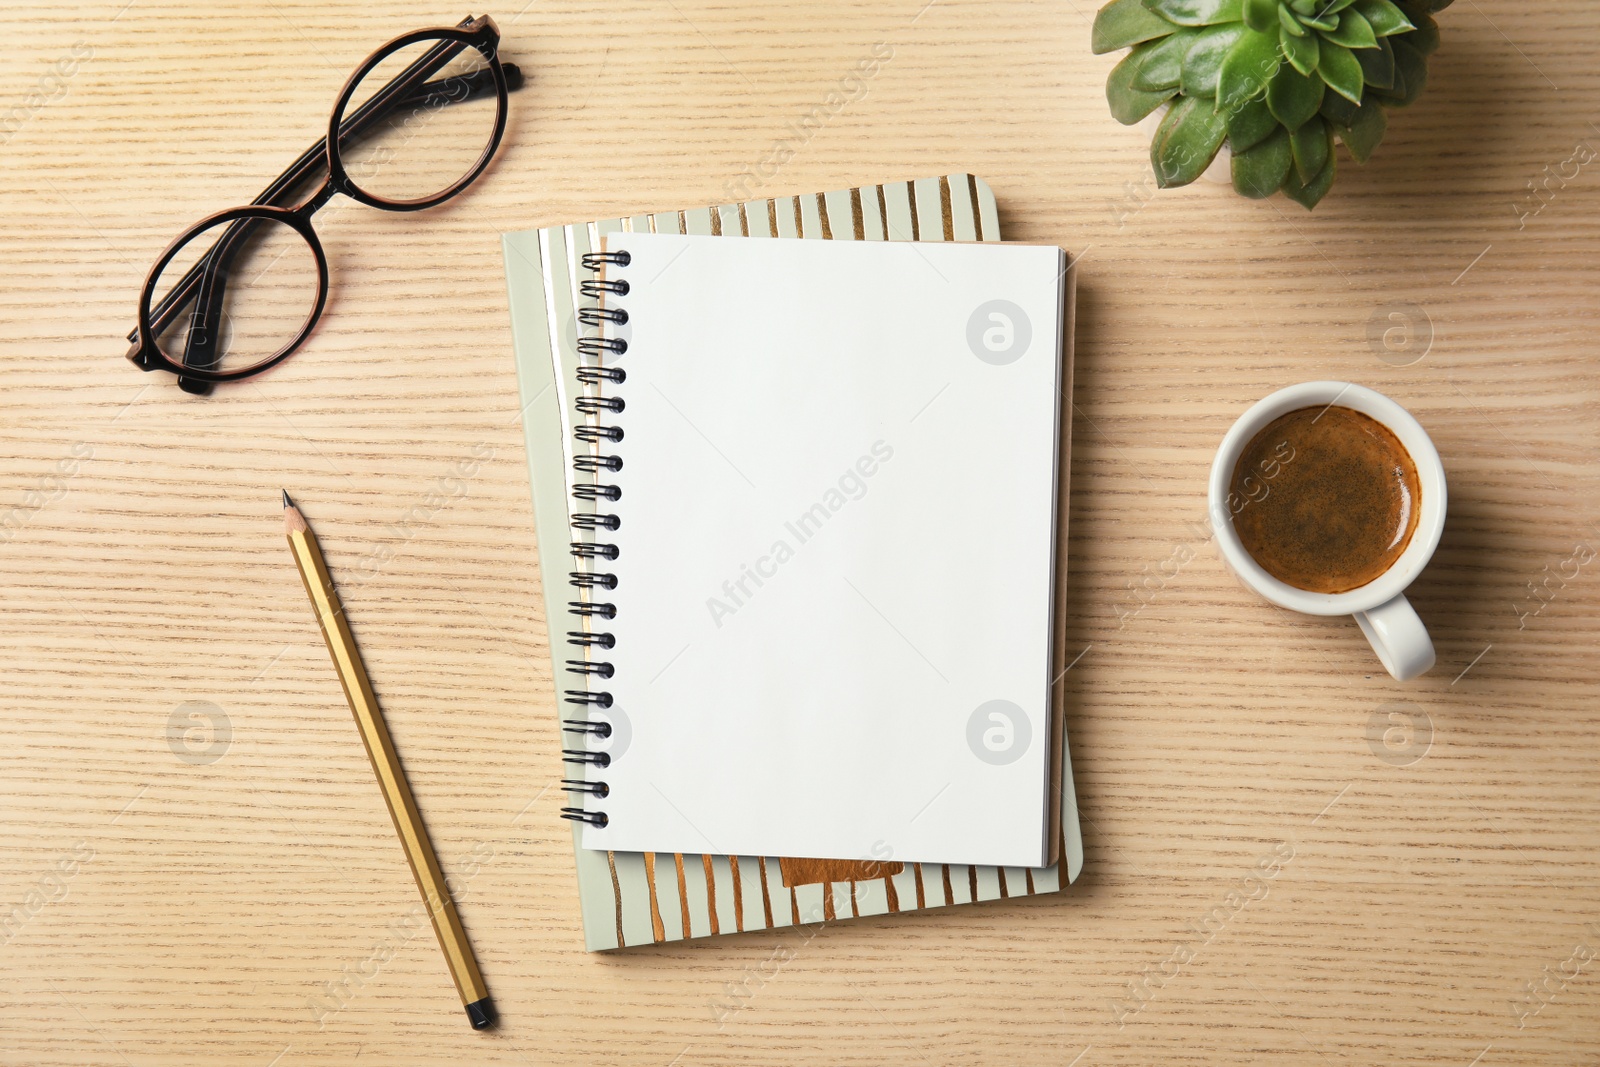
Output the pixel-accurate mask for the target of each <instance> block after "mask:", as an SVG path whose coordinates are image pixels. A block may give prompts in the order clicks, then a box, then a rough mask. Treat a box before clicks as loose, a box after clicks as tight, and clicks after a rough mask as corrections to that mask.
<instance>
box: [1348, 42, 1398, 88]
mask: <svg viewBox="0 0 1600 1067" xmlns="http://www.w3.org/2000/svg"><path fill="white" fill-rule="evenodd" d="M1355 57H1356V62H1358V63H1360V64H1361V80H1362V82H1363V83H1364V84H1366V85H1370V86H1372V87H1374V88H1377V89H1393V88H1394V48H1393V46H1392V45H1390V44H1389V38H1387V37H1380V38H1378V47H1376V48H1362V49H1360V50H1359V51H1357V52H1356V53H1355Z"/></svg>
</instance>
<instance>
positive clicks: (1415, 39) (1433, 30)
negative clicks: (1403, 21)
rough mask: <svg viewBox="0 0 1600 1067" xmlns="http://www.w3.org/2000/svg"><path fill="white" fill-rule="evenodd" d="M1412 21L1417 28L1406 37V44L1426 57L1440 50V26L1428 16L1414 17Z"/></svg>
mask: <svg viewBox="0 0 1600 1067" xmlns="http://www.w3.org/2000/svg"><path fill="white" fill-rule="evenodd" d="M1411 21H1412V22H1415V23H1416V24H1417V28H1416V30H1415V31H1414V32H1412V33H1408V34H1406V35H1405V42H1406V44H1408V45H1410V46H1411V47H1412V48H1415V49H1416V50H1417V51H1419V52H1421V53H1422V54H1423V55H1425V56H1431V55H1433V53H1435V52H1437V51H1438V50H1439V24H1438V23H1437V22H1435V21H1433V19H1432V18H1430V17H1429V16H1427V15H1413V16H1411Z"/></svg>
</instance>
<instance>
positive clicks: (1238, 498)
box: [1228, 406, 1422, 593]
mask: <svg viewBox="0 0 1600 1067" xmlns="http://www.w3.org/2000/svg"><path fill="white" fill-rule="evenodd" d="M1230 490H1231V492H1230V493H1229V495H1228V509H1229V511H1231V512H1232V518H1233V528H1234V530H1235V531H1236V532H1237V533H1238V535H1239V540H1240V541H1241V542H1242V543H1243V544H1244V547H1245V551H1247V552H1249V553H1250V555H1251V557H1253V558H1254V559H1255V561H1256V562H1257V563H1259V564H1261V566H1262V568H1263V569H1265V570H1266V572H1267V573H1268V574H1270V575H1272V576H1273V577H1274V578H1277V579H1278V580H1279V581H1281V582H1285V583H1287V584H1289V585H1292V586H1294V587H1295V588H1297V589H1304V590H1306V591H1308V592H1312V593H1344V592H1348V591H1350V590H1351V589H1359V588H1360V587H1361V586H1363V585H1366V584H1367V583H1368V582H1370V581H1372V580H1373V579H1375V578H1377V577H1378V576H1379V575H1381V574H1383V573H1384V572H1385V571H1387V570H1388V569H1389V568H1390V567H1392V566H1394V562H1395V560H1397V559H1399V558H1400V555H1401V553H1403V552H1404V551H1405V550H1406V545H1408V544H1410V543H1411V535H1412V534H1414V533H1415V532H1416V529H1417V514H1418V512H1419V510H1420V508H1421V504H1422V493H1421V485H1420V484H1419V482H1418V479H1417V465H1416V463H1414V462H1413V461H1412V459H1411V455H1410V453H1408V452H1407V451H1406V450H1405V446H1404V445H1402V444H1401V443H1400V440H1399V438H1397V437H1395V435H1394V433H1393V432H1391V431H1390V430H1389V428H1388V427H1386V426H1384V425H1383V424H1382V423H1380V422H1378V421H1377V420H1376V419H1374V418H1372V417H1371V416H1368V415H1364V414H1362V413H1361V412H1359V411H1356V410H1354V409H1352V408H1346V407H1337V406H1330V407H1309V408H1301V409H1299V410H1298V411H1291V412H1289V413H1288V414H1287V415H1284V416H1282V417H1280V418H1278V419H1276V420H1274V421H1273V422H1272V423H1270V424H1268V426H1267V427H1266V429H1264V430H1262V431H1261V432H1260V433H1258V434H1256V435H1255V437H1253V438H1251V440H1250V443H1249V444H1248V445H1246V446H1245V449H1244V452H1243V454H1242V455H1240V457H1239V462H1238V464H1237V465H1235V467H1234V469H1233V478H1232V481H1231V483H1230Z"/></svg>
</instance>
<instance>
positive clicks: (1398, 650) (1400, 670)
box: [1355, 595, 1434, 682]
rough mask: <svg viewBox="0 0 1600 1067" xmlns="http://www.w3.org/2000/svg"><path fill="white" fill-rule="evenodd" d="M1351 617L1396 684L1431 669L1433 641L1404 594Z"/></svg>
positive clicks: (1407, 680)
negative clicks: (1353, 617)
mask: <svg viewBox="0 0 1600 1067" xmlns="http://www.w3.org/2000/svg"><path fill="white" fill-rule="evenodd" d="M1355 618H1356V624H1357V625H1358V626H1360V627H1361V632H1362V633H1364V634H1366V635H1367V640H1368V641H1370V642H1372V650H1373V651H1374V652H1376V653H1377V654H1378V658H1379V659H1380V660H1382V661H1383V665H1384V667H1386V668H1387V669H1388V671H1389V673H1390V674H1392V675H1394V676H1395V677H1396V678H1397V679H1399V680H1400V681H1402V682H1409V681H1410V680H1411V679H1413V678H1415V677H1417V676H1418V675H1420V674H1423V673H1424V672H1426V671H1428V670H1429V669H1430V668H1432V667H1433V660H1434V656H1433V641H1432V639H1430V638H1429V637H1428V629H1427V627H1425V626H1423V625H1422V620H1421V619H1420V618H1418V617H1417V611H1416V609H1415V608H1413V607H1412V606H1411V602H1410V601H1409V600H1407V599H1406V598H1405V596H1404V595H1401V596H1397V597H1395V598H1394V599H1393V600H1391V601H1389V602H1388V603H1387V604H1379V605H1378V606H1377V607H1375V608H1373V609H1372V610H1371V611H1358V612H1356V615H1355Z"/></svg>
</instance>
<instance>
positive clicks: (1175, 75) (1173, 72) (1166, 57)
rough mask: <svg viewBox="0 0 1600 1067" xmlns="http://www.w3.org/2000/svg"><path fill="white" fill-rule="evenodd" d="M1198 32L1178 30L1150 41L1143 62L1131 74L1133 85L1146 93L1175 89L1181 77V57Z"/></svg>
mask: <svg viewBox="0 0 1600 1067" xmlns="http://www.w3.org/2000/svg"><path fill="white" fill-rule="evenodd" d="M1197 36H1198V34H1197V33H1196V31H1194V30H1180V31H1179V32H1177V33H1175V34H1173V35H1172V36H1170V37H1163V38H1161V40H1159V41H1152V42H1151V43H1150V44H1149V45H1148V48H1149V49H1150V50H1149V51H1148V52H1146V53H1145V57H1144V62H1143V63H1142V64H1141V65H1140V66H1139V70H1138V72H1137V73H1135V74H1134V76H1133V87H1134V88H1135V89H1142V90H1144V91H1145V92H1147V93H1159V92H1161V91H1162V90H1165V89H1176V88H1177V87H1178V83H1179V81H1180V80H1181V79H1182V77H1183V57H1184V54H1185V53H1186V52H1188V51H1189V47H1190V46H1191V45H1193V44H1194V40H1195V37H1197Z"/></svg>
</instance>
